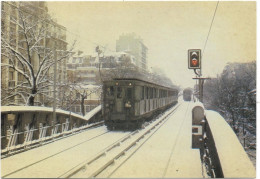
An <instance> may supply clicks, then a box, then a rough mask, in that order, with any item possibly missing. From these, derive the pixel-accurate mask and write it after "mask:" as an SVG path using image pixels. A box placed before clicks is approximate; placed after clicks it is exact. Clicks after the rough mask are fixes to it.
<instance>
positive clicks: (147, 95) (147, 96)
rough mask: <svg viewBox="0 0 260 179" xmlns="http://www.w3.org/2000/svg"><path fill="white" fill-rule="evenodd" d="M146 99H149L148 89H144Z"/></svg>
mask: <svg viewBox="0 0 260 179" xmlns="http://www.w3.org/2000/svg"><path fill="white" fill-rule="evenodd" d="M146 99H149V88H148V87H146Z"/></svg>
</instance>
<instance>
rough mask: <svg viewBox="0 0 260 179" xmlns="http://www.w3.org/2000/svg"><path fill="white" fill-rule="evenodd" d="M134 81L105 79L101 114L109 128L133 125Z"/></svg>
mask: <svg viewBox="0 0 260 179" xmlns="http://www.w3.org/2000/svg"><path fill="white" fill-rule="evenodd" d="M134 85H135V84H134V82H133V81H131V80H112V81H106V82H104V85H103V116H104V120H105V125H106V126H107V128H108V129H109V130H112V129H115V128H127V129H128V128H131V127H133V125H134V122H135V121H134V115H133V113H134Z"/></svg>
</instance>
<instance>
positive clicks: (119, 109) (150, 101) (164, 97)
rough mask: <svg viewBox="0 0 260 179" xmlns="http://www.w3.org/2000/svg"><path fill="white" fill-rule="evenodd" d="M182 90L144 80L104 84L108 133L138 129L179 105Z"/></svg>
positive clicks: (115, 80)
mask: <svg viewBox="0 0 260 179" xmlns="http://www.w3.org/2000/svg"><path fill="white" fill-rule="evenodd" d="M178 92H179V91H178V89H177V88H169V87H165V86H161V85H157V84H154V83H150V82H147V81H144V80H140V79H131V78H124V79H114V80H110V81H104V82H103V95H102V98H103V103H102V114H103V117H104V121H105V125H106V126H107V128H108V130H113V129H116V128H126V129H136V128H140V127H142V124H143V123H144V122H145V119H148V118H149V117H151V116H152V115H154V114H155V113H157V112H158V111H161V110H165V109H166V108H168V107H170V106H171V105H174V104H176V103H177V102H178Z"/></svg>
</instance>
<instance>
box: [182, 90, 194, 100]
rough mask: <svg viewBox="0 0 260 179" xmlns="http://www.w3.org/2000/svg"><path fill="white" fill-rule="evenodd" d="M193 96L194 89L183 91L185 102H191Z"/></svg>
mask: <svg viewBox="0 0 260 179" xmlns="http://www.w3.org/2000/svg"><path fill="white" fill-rule="evenodd" d="M191 96H192V89H191V88H185V89H184V90H183V100H184V101H191Z"/></svg>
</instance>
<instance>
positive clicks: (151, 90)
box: [150, 88, 153, 99]
mask: <svg viewBox="0 0 260 179" xmlns="http://www.w3.org/2000/svg"><path fill="white" fill-rule="evenodd" d="M150 92H151V93H150V99H152V98H153V88H150Z"/></svg>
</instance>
